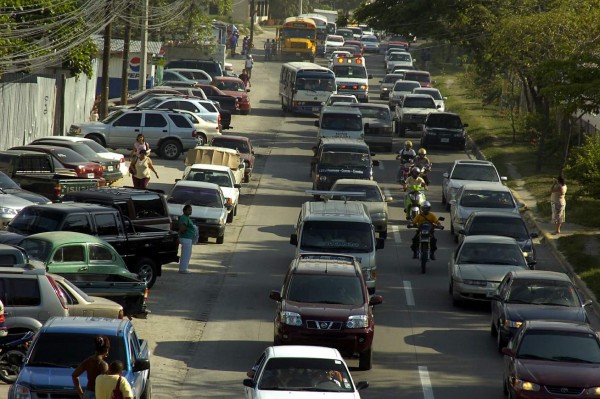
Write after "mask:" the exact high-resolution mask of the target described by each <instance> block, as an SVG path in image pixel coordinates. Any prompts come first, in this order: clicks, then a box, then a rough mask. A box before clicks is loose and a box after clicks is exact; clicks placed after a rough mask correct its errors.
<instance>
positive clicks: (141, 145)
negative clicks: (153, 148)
mask: <svg viewBox="0 0 600 399" xmlns="http://www.w3.org/2000/svg"><path fill="white" fill-rule="evenodd" d="M142 150H145V151H146V155H150V144H148V143H147V142H146V139H145V137H144V135H143V134H141V133H140V134H138V135H137V137H136V138H135V143H133V148H132V149H131V154H130V155H129V158H130V160H131V161H133V158H134V157H137V156H138V155H139V154H140V151H142Z"/></svg>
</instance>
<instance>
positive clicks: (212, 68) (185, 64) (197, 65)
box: [165, 59, 223, 78]
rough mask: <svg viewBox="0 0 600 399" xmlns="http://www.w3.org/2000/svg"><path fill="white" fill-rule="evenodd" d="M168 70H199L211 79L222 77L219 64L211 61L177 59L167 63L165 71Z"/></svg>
mask: <svg viewBox="0 0 600 399" xmlns="http://www.w3.org/2000/svg"><path fill="white" fill-rule="evenodd" d="M170 68H191V69H201V70H203V71H205V72H206V73H208V74H209V75H210V76H212V77H213V78H214V77H215V76H223V69H222V68H221V64H219V63H218V62H217V61H213V60H195V59H189V60H187V59H178V60H171V61H169V62H167V65H165V69H170Z"/></svg>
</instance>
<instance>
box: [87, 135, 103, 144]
mask: <svg viewBox="0 0 600 399" xmlns="http://www.w3.org/2000/svg"><path fill="white" fill-rule="evenodd" d="M85 138H86V139H90V140H94V141H95V142H96V143H98V144H100V145H101V146H102V147H106V143H105V142H104V139H103V138H102V136H100V135H99V134H88V135H87V136H85Z"/></svg>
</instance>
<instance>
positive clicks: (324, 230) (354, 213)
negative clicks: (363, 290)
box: [290, 200, 385, 294]
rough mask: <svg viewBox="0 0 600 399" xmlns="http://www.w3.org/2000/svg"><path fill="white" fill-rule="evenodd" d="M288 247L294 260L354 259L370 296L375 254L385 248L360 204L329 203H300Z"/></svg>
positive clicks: (375, 259) (328, 201)
mask: <svg viewBox="0 0 600 399" xmlns="http://www.w3.org/2000/svg"><path fill="white" fill-rule="evenodd" d="M290 244H292V245H294V246H296V255H295V256H296V257H297V256H299V255H300V254H302V253H307V252H310V253H315V252H323V253H339V254H344V255H351V256H354V257H355V258H356V259H357V260H358V262H359V263H360V267H361V269H362V271H363V276H364V279H365V282H366V283H367V288H368V289H369V293H371V294H373V293H374V292H375V282H376V280H377V258H376V255H375V253H376V251H377V250H378V249H382V248H383V247H384V244H385V241H384V239H383V238H377V239H376V238H375V229H374V227H373V224H372V222H371V217H370V216H369V211H368V210H367V208H366V206H365V205H364V204H363V203H361V202H356V201H348V202H346V201H331V200H326V201H324V202H305V203H304V204H302V209H301V211H300V215H299V216H298V222H297V223H296V226H295V232H294V233H293V234H292V235H291V236H290Z"/></svg>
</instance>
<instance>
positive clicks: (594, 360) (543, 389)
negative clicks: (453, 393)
mask: <svg viewBox="0 0 600 399" xmlns="http://www.w3.org/2000/svg"><path fill="white" fill-rule="evenodd" d="M502 353H503V354H504V375H503V384H502V385H503V387H504V394H505V395H509V397H510V398H513V399H567V398H569V399H571V398H584V397H585V398H597V397H600V367H599V366H600V339H599V338H598V334H597V333H596V331H594V329H592V327H591V326H590V325H589V324H587V323H581V322H574V321H556V320H526V321H525V322H524V323H523V325H522V326H521V328H520V329H519V330H517V332H516V333H515V336H514V337H513V338H512V340H511V341H509V343H508V346H507V347H506V348H503V349H502Z"/></svg>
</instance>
